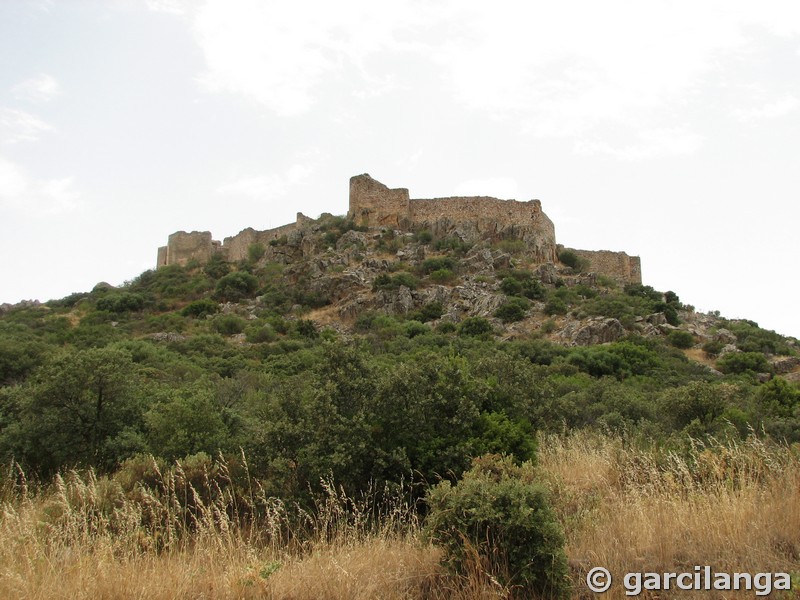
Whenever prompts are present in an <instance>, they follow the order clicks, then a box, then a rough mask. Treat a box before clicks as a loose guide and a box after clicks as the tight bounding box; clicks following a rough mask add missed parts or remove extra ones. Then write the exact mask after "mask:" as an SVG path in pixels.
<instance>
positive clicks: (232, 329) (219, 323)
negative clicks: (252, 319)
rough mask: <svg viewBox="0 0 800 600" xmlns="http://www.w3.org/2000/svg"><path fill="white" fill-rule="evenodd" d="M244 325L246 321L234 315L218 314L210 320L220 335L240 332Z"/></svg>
mask: <svg viewBox="0 0 800 600" xmlns="http://www.w3.org/2000/svg"><path fill="white" fill-rule="evenodd" d="M246 325H247V323H246V321H245V320H244V319H243V318H241V317H237V316H236V315H220V316H218V317H217V318H215V319H214V320H213V321H212V326H213V327H214V331H216V332H217V333H221V334H222V335H234V334H236V333H242V332H243V331H244V328H245V326H246Z"/></svg>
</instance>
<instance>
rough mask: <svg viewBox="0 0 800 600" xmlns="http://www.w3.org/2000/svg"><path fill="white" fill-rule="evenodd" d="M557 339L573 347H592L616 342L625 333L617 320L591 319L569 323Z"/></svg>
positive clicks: (605, 318)
mask: <svg viewBox="0 0 800 600" xmlns="http://www.w3.org/2000/svg"><path fill="white" fill-rule="evenodd" d="M558 335H559V337H560V338H561V339H562V340H563V341H564V342H566V343H568V344H571V345H573V346H592V345H594V344H607V343H609V342H616V341H617V340H619V339H621V338H623V337H625V335H627V332H626V331H625V327H623V326H622V323H620V322H619V321H618V320H617V319H612V318H607V317H593V318H590V319H588V320H586V321H583V322H582V321H573V322H570V323H568V324H567V325H566V327H564V328H563V329H562V330H561V331H560V332H559V334H558Z"/></svg>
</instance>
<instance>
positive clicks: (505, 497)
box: [426, 455, 569, 598]
mask: <svg viewBox="0 0 800 600" xmlns="http://www.w3.org/2000/svg"><path fill="white" fill-rule="evenodd" d="M428 504H429V506H430V514H429V515H428V519H427V521H426V532H427V534H428V536H429V538H430V539H432V540H434V541H435V542H436V543H437V544H439V545H441V546H443V547H444V548H445V551H446V557H447V561H448V562H449V564H450V565H451V566H452V567H453V568H454V569H456V570H457V571H462V572H466V571H467V568H468V565H469V563H470V561H474V560H475V557H476V556H477V557H478V558H479V559H480V560H481V561H482V562H483V563H484V566H485V567H486V568H487V570H488V571H489V572H490V573H491V574H493V575H494V576H495V577H496V578H497V579H498V580H499V581H500V582H501V584H503V585H507V586H509V587H511V588H512V589H513V590H514V594H515V597H520V598H530V597H541V598H567V597H568V596H569V585H568V577H567V575H568V572H567V558H566V554H565V552H564V534H563V531H562V529H561V526H560V525H559V523H558V521H557V519H556V517H555V514H554V513H553V511H552V509H551V508H550V505H549V502H548V497H547V491H546V490H545V488H544V486H543V485H541V484H539V483H537V481H536V471H535V470H534V468H533V466H532V465H531V463H524V464H522V465H521V466H517V465H515V464H514V463H513V462H512V461H511V459H509V458H502V457H500V456H496V455H488V456H484V457H482V458H478V459H475V460H474V461H473V463H472V468H471V469H470V470H469V471H467V472H466V473H464V475H463V476H462V478H461V480H460V481H459V482H458V483H457V484H456V485H452V484H451V483H450V482H449V481H444V482H442V483H440V484H439V485H437V486H435V487H433V488H432V489H431V491H430V493H429V495H428Z"/></svg>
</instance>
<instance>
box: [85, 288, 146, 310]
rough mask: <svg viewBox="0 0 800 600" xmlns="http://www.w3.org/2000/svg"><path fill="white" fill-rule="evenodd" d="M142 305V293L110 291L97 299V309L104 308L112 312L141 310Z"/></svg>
mask: <svg viewBox="0 0 800 600" xmlns="http://www.w3.org/2000/svg"><path fill="white" fill-rule="evenodd" d="M143 307H144V298H143V297H142V295H141V294H131V293H129V292H121V293H111V294H108V295H107V296H104V297H103V298H100V299H99V300H98V301H97V310H106V311H108V312H113V313H124V312H129V311H132V310H141V309H142V308H143Z"/></svg>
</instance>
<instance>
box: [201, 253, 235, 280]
mask: <svg viewBox="0 0 800 600" xmlns="http://www.w3.org/2000/svg"><path fill="white" fill-rule="evenodd" d="M230 272H231V264H230V263H229V262H228V261H226V260H225V259H223V258H222V256H220V255H219V254H213V255H212V256H211V258H210V259H209V261H208V262H207V263H206V264H205V266H204V267H203V273H205V274H206V275H208V276H209V277H211V278H212V279H219V278H220V277H225V275H227V274H228V273H230Z"/></svg>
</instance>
